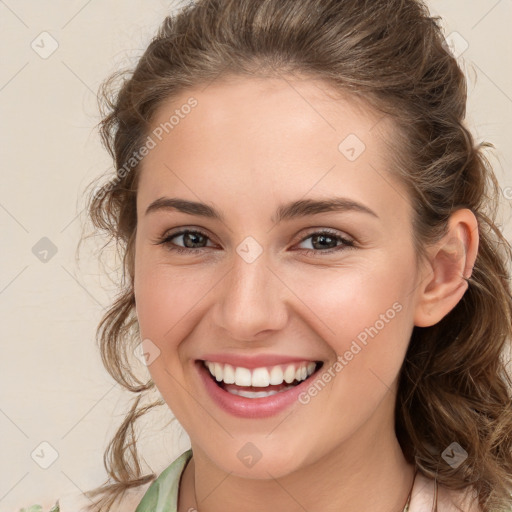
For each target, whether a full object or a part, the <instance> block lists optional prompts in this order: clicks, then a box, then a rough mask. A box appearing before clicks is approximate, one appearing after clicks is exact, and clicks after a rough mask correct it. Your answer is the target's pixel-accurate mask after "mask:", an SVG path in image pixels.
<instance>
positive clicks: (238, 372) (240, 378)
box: [235, 366, 251, 386]
mask: <svg viewBox="0 0 512 512" xmlns="http://www.w3.org/2000/svg"><path fill="white" fill-rule="evenodd" d="M235 384H236V385H237V386H250V385H251V370H248V369H247V368H242V367H240V366H237V367H236V369H235Z"/></svg>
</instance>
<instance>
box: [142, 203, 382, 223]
mask: <svg viewBox="0 0 512 512" xmlns="http://www.w3.org/2000/svg"><path fill="white" fill-rule="evenodd" d="M162 210H175V211H179V212H183V213H188V214H190V215H197V216H199V217H206V218H209V219H217V220H219V221H221V222H224V216H223V215H222V213H221V212H220V211H219V210H217V209H216V208H215V207H213V206H210V205H207V204H205V203H200V202H197V201H189V200H187V199H179V198H175V197H160V198H158V199H156V200H155V201H153V202H152V203H151V204H150V205H149V206H148V207H147V209H146V213H145V215H148V214H149V213H152V212H156V211H162ZM350 211H355V212H360V213H366V214H368V215H371V216H373V217H376V218H379V216H378V215H377V214H376V213H375V212H374V211H373V210H371V209H370V208H368V206H365V205H364V204H361V203H358V202H357V201H353V200H352V199H347V198H344V197H330V198H327V199H299V200H298V201H292V202H290V203H287V204H285V205H281V206H279V207H278V208H277V210H276V213H275V215H274V216H273V217H272V218H271V221H272V222H273V223H274V224H278V223H280V222H282V221H284V220H291V219H295V218H300V217H307V216H308V215H316V214H319V213H326V212H350Z"/></svg>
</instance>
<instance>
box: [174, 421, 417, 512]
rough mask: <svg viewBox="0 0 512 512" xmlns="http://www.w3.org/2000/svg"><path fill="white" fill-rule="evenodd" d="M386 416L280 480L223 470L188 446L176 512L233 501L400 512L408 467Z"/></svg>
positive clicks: (257, 508)
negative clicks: (189, 450)
mask: <svg viewBox="0 0 512 512" xmlns="http://www.w3.org/2000/svg"><path fill="white" fill-rule="evenodd" d="M380 420H382V418H380ZM388 420H391V421H385V422H384V424H383V423H380V425H379V424H377V423H376V422H370V423H373V425H372V424H366V425H364V426H362V427H361V428H360V429H358V431H357V433H355V434H354V435H353V436H352V437H351V438H350V439H349V440H347V441H346V442H344V443H342V444H340V445H338V446H336V447H335V448H334V449H332V450H331V451H329V452H328V453H327V454H325V455H323V456H321V457H320V458H318V459H317V460H315V462H313V463H311V464H308V465H306V466H303V467H301V468H299V469H297V470H296V471H294V472H292V473H290V474H288V475H285V476H283V477H280V478H269V479H248V478H242V477H238V476H236V475H233V474H231V473H226V472H224V471H223V470H221V469H220V468H218V467H217V466H215V464H213V462H212V461H210V460H209V459H208V457H207V456H206V454H205V453H204V452H202V451H201V450H200V449H198V448H195V447H194V446H193V453H194V456H193V458H192V459H191V461H190V462H189V464H188V465H187V467H186V468H185V471H184V473H183V477H182V479H181V483H180V492H179V502H178V511H179V512H189V511H190V510H191V509H192V510H193V509H195V510H196V511H198V512H224V511H225V510H226V508H227V507H228V506H229V507H233V505H234V504H236V509H237V510H238V511H239V512H261V510H280V511H283V512H304V510H307V511H308V512H317V511H322V512H330V511H332V512H334V511H336V512H360V511H361V510H372V512H390V511H392V512H402V510H403V508H404V506H405V504H406V501H407V498H408V495H409V492H410V490H411V487H412V484H413V478H414V467H413V466H412V465H410V464H408V463H407V461H406V460H405V458H404V456H403V453H402V450H401V448H400V445H399V443H398V440H397V439H396V436H395V433H394V428H393V421H392V420H393V418H388ZM388 427H391V428H388ZM271 473H272V471H271V470H269V475H270V474H271Z"/></svg>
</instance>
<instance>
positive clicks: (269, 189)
mask: <svg viewBox="0 0 512 512" xmlns="http://www.w3.org/2000/svg"><path fill="white" fill-rule="evenodd" d="M191 105H193V106H191ZM393 128H394V127H393V124H392V122H391V120H390V119H389V118H387V117H384V116H383V115H382V114H379V113H377V112H376V111H374V110H372V109H371V108H370V107H369V106H368V105H366V104H365V103H364V100H362V99H361V98H358V97H355V96H352V95H348V94H341V93H339V92H338V91H334V90H333V89H332V88H330V87H329V86H328V85H327V84H325V83H324V82H321V81H319V80H312V79H300V80H299V79H292V78H284V77H283V78H252V77H251V78H246V77H243V78H241V77H236V78H229V79H227V78H223V79H222V80H221V79H219V80H215V81H214V82H212V83H211V84H208V85H206V86H205V85H203V86H202V87H195V88H190V89H187V90H185V91H183V92H182V93H180V94H179V95H178V96H176V97H174V98H172V99H170V100H167V101H165V102H164V103H162V105H161V106H160V108H159V109H158V110H157V112H156V115H155V116H154V119H153V123H152V128H151V130H152V131H151V134H150V136H151V137H153V139H154V140H155V147H154V148H153V149H152V150H151V151H150V152H149V154H148V155H147V156H146V157H145V158H144V160H143V162H142V173H141V179H140V182H139V192H140V194H138V196H140V198H139V197H138V205H139V206H138V208H139V215H140V214H141V213H142V212H141V211H140V209H141V208H142V207H143V206H144V204H146V205H147V203H148V202H149V201H151V200H154V199H156V198H157V197H158V196H161V195H163V194H162V192H163V191H164V190H165V191H166V192H170V191H173V192H174V191H179V192H180V193H181V196H183V195H187V196H189V197H190V199H194V200H197V197H208V196H209V195H211V193H212V192H213V191H215V192H216V193H217V194H218V193H220V192H221V191H222V190H228V189H229V190H231V191H232V192H234V191H235V189H236V192H237V193H238V194H239V195H240V194H242V196H243V197H244V198H245V199H247V200H248V199H250V198H249V196H251V197H255V198H258V199H255V201H261V198H262V197H264V198H265V199H270V198H271V196H272V195H279V194H280V193H281V192H282V191H288V192H289V193H290V194H291V195H294V196H299V197H300V196H303V195H304V194H306V193H307V192H308V190H311V191H312V192H318V193H319V195H323V194H327V193H328V192H329V191H331V189H332V188H333V187H334V188H337V189H338V190H339V191H340V192H341V191H343V190H344V189H345V190H346V191H347V192H349V193H352V194H355V195H358V194H359V195H361V191H359V192H357V191H356V189H357V187H358V184H362V183H363V182H364V185H365V188H366V190H368V189H371V188H375V187H377V188H378V187H382V185H383V180H382V177H379V176H378V173H380V172H384V169H387V168H388V167H389V158H388V156H389V149H388V146H387V145H386V144H385V141H386V139H387V138H389V137H390V136H391V135H392V133H393ZM155 134H156V135H155ZM376 173H377V174H376ZM384 185H385V184H384ZM388 186H389V185H388ZM280 191H281V192H280ZM395 194H396V192H395ZM194 196H195V197H194ZM209 199H210V198H209ZM360 199H362V198H361V197H360Z"/></svg>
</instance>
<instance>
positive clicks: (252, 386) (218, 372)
mask: <svg viewBox="0 0 512 512" xmlns="http://www.w3.org/2000/svg"><path fill="white" fill-rule="evenodd" d="M201 362H202V364H203V365H204V367H205V368H206V369H207V370H208V372H209V374H210V377H211V378H212V380H213V381H214V382H215V383H216V384H217V386H219V387H220V388H221V389H223V390H224V391H227V392H228V393H231V394H233V395H238V396H242V397H245V398H264V397H267V396H271V395H275V394H277V393H282V392H284V391H287V390H289V389H292V388H294V387H295V386H298V385H299V384H301V383H302V382H304V381H306V380H308V379H310V378H311V377H312V376H313V375H314V374H316V372H318V370H319V369H320V368H321V367H322V365H323V362H322V361H302V362H297V363H287V364H278V365H274V366H265V367H260V368H252V369H249V368H245V367H242V366H233V365H230V364H225V363H218V362H213V361H204V360H203V361H201Z"/></svg>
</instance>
